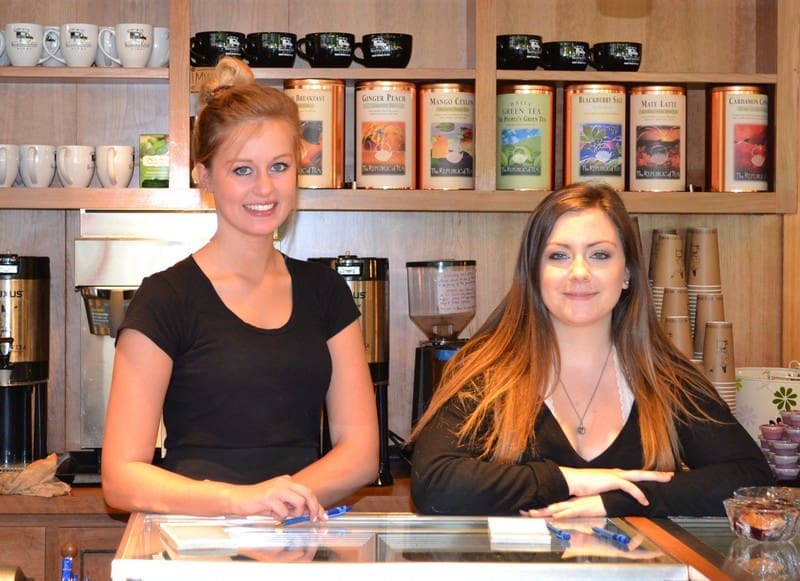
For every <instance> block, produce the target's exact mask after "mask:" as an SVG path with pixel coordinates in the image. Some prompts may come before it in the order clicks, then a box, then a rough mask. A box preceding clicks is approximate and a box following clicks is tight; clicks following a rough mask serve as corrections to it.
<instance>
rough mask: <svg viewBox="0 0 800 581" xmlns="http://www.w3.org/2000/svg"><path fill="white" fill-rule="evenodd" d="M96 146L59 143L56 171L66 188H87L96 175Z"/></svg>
mask: <svg viewBox="0 0 800 581" xmlns="http://www.w3.org/2000/svg"><path fill="white" fill-rule="evenodd" d="M94 165H95V162H94V147H92V146H91V145H59V146H58V149H57V150H56V172H57V173H58V179H59V180H61V185H62V186H64V187H65V188H85V187H87V186H88V185H89V183H91V181H92V176H94Z"/></svg>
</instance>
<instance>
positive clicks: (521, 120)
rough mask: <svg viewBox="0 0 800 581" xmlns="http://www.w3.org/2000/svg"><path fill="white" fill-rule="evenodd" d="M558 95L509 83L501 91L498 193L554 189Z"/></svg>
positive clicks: (546, 89)
mask: <svg viewBox="0 0 800 581" xmlns="http://www.w3.org/2000/svg"><path fill="white" fill-rule="evenodd" d="M554 113H555V107H554V91H553V88H552V87H550V86H547V85H529V84H517V83H509V84H503V85H501V86H499V87H498V89H497V168H496V172H497V173H496V181H497V189H498V190H535V191H548V190H552V189H553V116H554Z"/></svg>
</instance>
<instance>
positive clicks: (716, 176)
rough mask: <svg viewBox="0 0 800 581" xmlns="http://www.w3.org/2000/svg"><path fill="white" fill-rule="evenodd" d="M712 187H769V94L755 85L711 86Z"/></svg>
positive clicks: (726, 189) (752, 189)
mask: <svg viewBox="0 0 800 581" xmlns="http://www.w3.org/2000/svg"><path fill="white" fill-rule="evenodd" d="M710 111H711V113H710V115H709V119H710V131H709V133H710V135H709V141H710V147H709V158H710V159H709V164H708V167H709V189H710V190H711V191H712V192H762V191H766V190H767V189H768V187H769V185H768V182H769V169H768V168H769V163H768V162H769V157H768V143H769V97H768V96H767V94H766V92H765V91H764V90H763V89H762V88H760V87H756V86H749V85H734V86H724V87H714V88H712V89H711V105H710Z"/></svg>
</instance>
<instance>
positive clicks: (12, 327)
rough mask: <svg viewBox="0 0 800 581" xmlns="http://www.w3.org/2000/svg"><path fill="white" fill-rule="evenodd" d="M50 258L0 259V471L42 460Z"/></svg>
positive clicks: (10, 256)
mask: <svg viewBox="0 0 800 581" xmlns="http://www.w3.org/2000/svg"><path fill="white" fill-rule="evenodd" d="M49 360H50V259H49V258H48V257H46V256H44V257H42V256H17V255H16V254H0V470H6V471H7V470H22V469H23V468H24V467H25V466H26V465H28V464H29V463H30V462H32V461H34V460H38V459H39V458H44V457H45V456H46V455H47V379H48V368H49Z"/></svg>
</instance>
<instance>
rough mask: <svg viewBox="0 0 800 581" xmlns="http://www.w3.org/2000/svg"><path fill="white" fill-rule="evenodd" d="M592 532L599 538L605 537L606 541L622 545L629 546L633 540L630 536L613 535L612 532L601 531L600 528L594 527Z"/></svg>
mask: <svg viewBox="0 0 800 581" xmlns="http://www.w3.org/2000/svg"><path fill="white" fill-rule="evenodd" d="M592 532H593V533H594V534H596V535H597V536H598V537H603V538H604V539H609V540H611V541H614V542H616V543H619V544H620V545H627V544H628V543H630V542H631V538H630V537H629V536H628V535H623V534H622V533H612V532H611V531H607V530H606V529H601V528H600V527H592Z"/></svg>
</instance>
